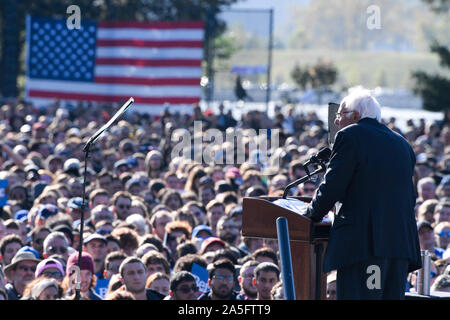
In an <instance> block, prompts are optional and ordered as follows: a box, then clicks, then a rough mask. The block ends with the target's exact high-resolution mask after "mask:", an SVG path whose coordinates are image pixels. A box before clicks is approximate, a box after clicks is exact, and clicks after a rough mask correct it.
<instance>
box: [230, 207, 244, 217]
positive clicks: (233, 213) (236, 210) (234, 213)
mask: <svg viewBox="0 0 450 320" xmlns="http://www.w3.org/2000/svg"><path fill="white" fill-rule="evenodd" d="M243 213H244V212H243V211H242V208H241V207H236V208H234V209H233V210H231V211H230V214H229V216H230V217H231V218H233V217H234V216H237V215H239V214H241V215H242V214H243Z"/></svg>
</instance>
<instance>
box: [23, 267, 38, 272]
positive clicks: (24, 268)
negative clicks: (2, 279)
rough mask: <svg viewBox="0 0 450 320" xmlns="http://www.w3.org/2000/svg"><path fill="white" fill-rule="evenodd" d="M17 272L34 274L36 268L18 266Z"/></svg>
mask: <svg viewBox="0 0 450 320" xmlns="http://www.w3.org/2000/svg"><path fill="white" fill-rule="evenodd" d="M19 270H20V271H23V272H27V271H31V272H35V271H36V267H28V266H20V267H19Z"/></svg>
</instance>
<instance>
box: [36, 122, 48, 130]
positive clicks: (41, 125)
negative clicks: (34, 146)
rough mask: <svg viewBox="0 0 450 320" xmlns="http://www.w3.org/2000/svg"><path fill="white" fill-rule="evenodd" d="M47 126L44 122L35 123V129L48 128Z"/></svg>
mask: <svg viewBox="0 0 450 320" xmlns="http://www.w3.org/2000/svg"><path fill="white" fill-rule="evenodd" d="M46 128H47V126H46V125H45V123H43V122H36V123H35V124H33V130H39V129H46Z"/></svg>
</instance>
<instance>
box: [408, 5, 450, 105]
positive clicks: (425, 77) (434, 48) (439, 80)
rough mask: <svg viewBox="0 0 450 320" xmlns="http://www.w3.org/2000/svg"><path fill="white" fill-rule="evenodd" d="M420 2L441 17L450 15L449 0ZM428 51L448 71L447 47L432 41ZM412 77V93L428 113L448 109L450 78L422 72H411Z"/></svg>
mask: <svg viewBox="0 0 450 320" xmlns="http://www.w3.org/2000/svg"><path fill="white" fill-rule="evenodd" d="M422 1H423V2H425V3H427V4H428V6H429V7H430V8H431V9H432V10H434V11H436V12H439V13H441V14H443V15H446V14H448V13H450V0H422ZM447 28H448V24H447ZM447 30H448V29H447ZM430 51H431V52H433V53H435V54H437V55H438V57H439V63H440V65H441V66H442V67H443V68H447V69H450V51H449V48H448V47H447V46H445V45H440V44H439V42H438V41H436V40H434V41H433V42H432V44H431V45H430ZM412 77H413V78H414V80H415V85H414V92H416V93H417V94H420V95H421V96H422V98H423V101H424V103H423V104H424V108H425V109H427V110H430V111H441V110H442V111H443V110H448V109H450V78H446V77H443V76H442V75H439V74H428V73H426V72H423V71H415V72H413V73H412Z"/></svg>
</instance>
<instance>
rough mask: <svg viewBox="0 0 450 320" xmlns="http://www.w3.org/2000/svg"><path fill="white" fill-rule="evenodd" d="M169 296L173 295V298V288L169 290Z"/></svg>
mask: <svg viewBox="0 0 450 320" xmlns="http://www.w3.org/2000/svg"><path fill="white" fill-rule="evenodd" d="M169 296H171V297H172V298H173V296H174V294H173V291H172V290H169Z"/></svg>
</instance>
